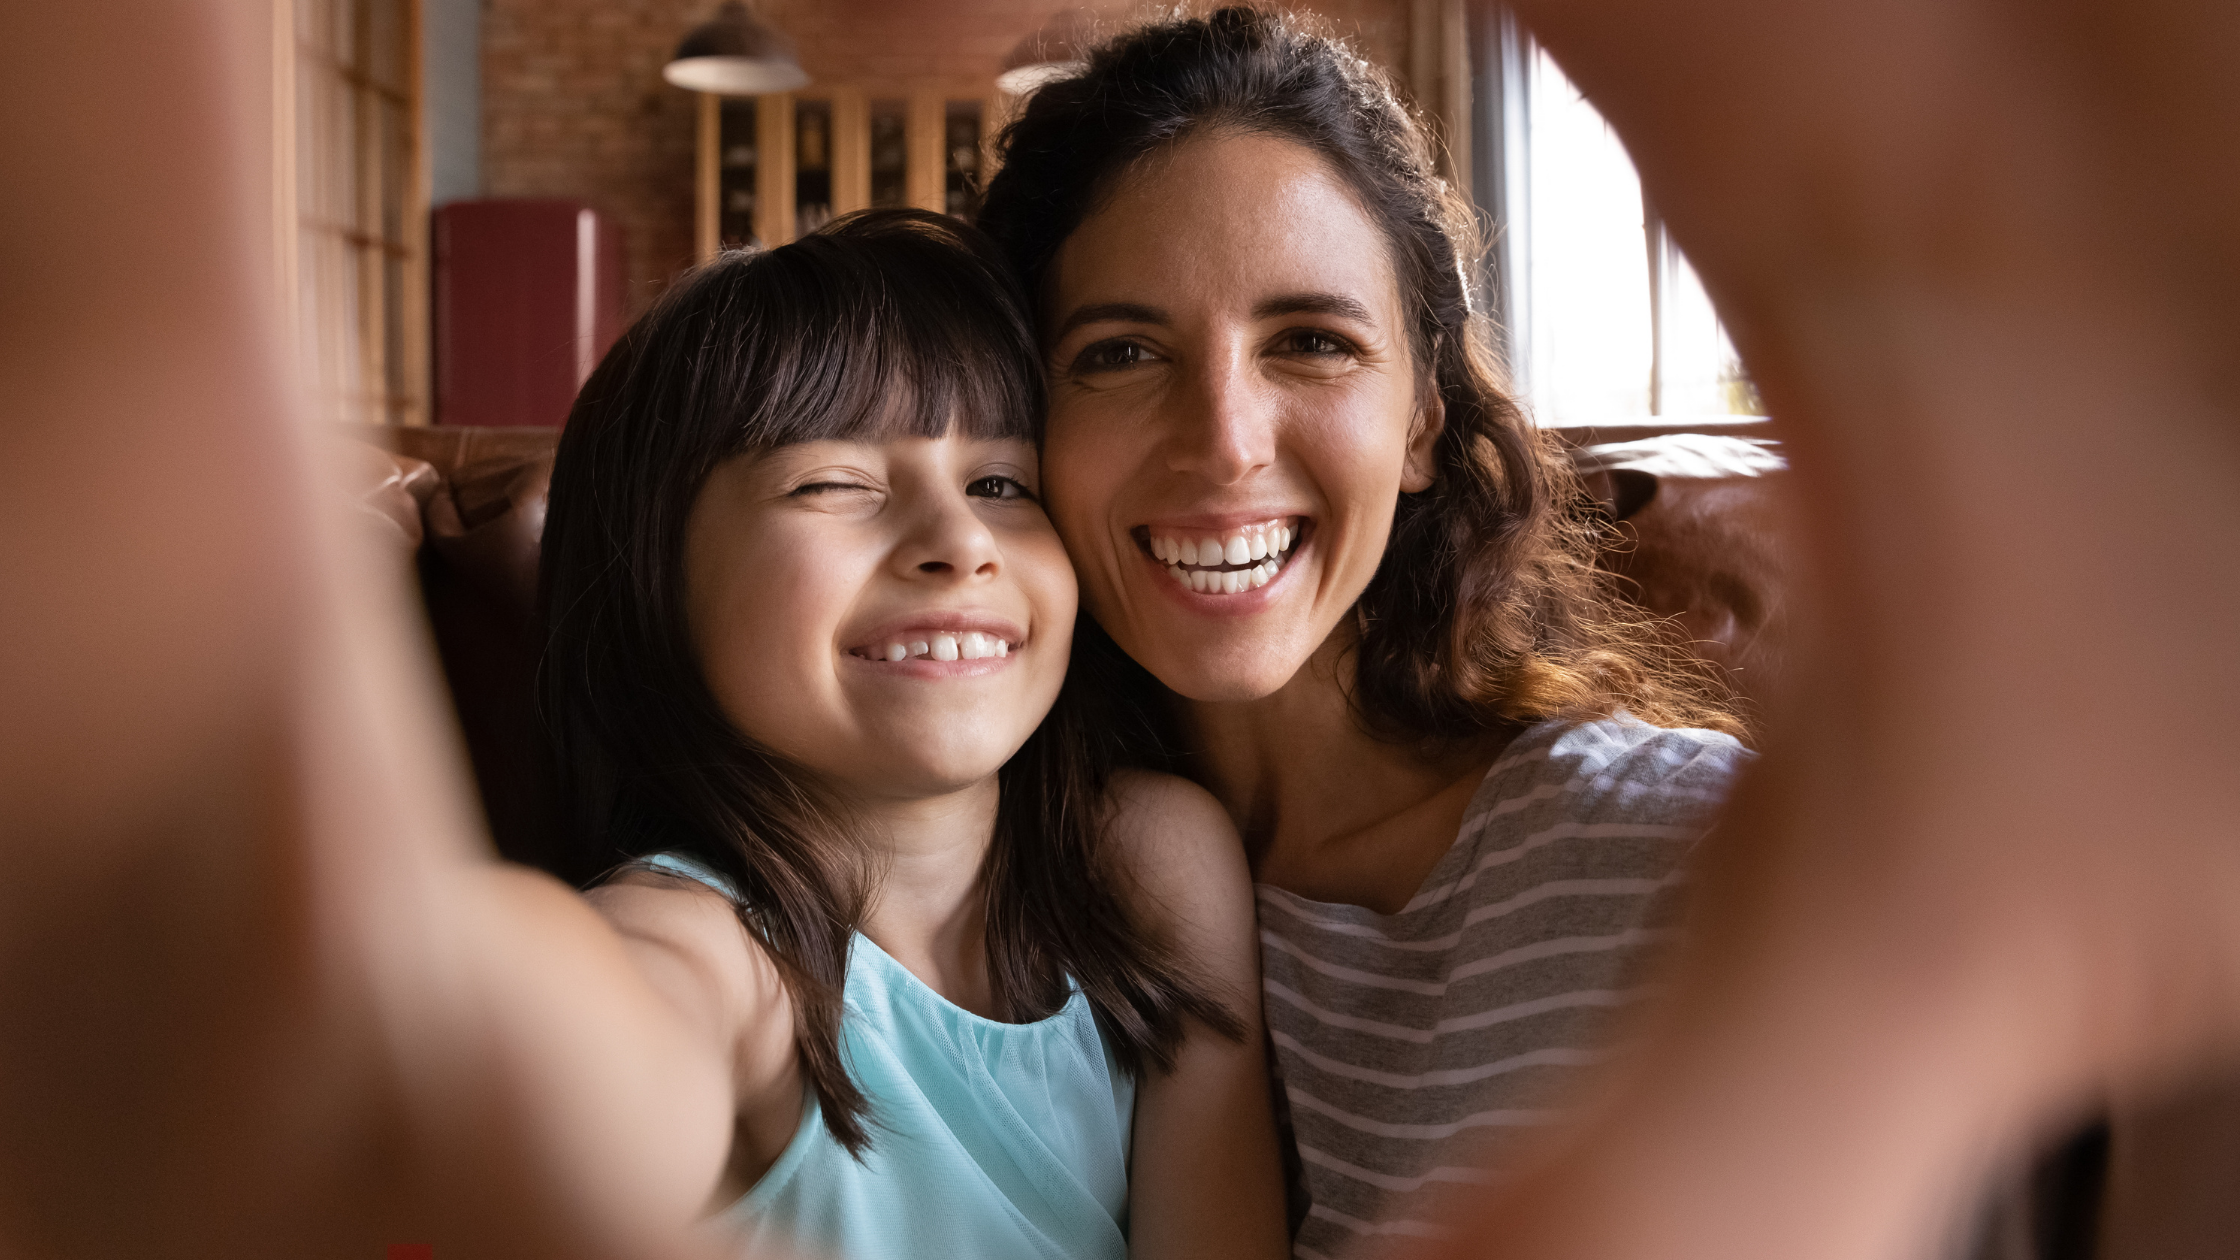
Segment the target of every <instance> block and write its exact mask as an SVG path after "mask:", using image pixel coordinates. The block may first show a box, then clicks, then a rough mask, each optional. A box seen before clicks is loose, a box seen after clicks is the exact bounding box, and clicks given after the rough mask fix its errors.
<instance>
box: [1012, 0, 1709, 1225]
mask: <svg viewBox="0 0 2240 1260" xmlns="http://www.w3.org/2000/svg"><path fill="white" fill-rule="evenodd" d="M1003 145H1004V153H1003V157H1004V161H1003V166H1002V169H1001V172H1000V173H999V174H998V175H997V176H996V178H995V179H994V181H993V182H992V183H991V185H990V186H989V190H988V196H987V200H986V204H985V209H984V210H983V212H982V215H981V220H980V222H981V224H982V226H983V227H985V228H987V229H988V230H989V231H990V232H992V233H993V234H994V235H995V236H996V237H997V239H998V240H999V241H1001V242H1002V243H1003V244H1004V247H1005V249H1006V250H1007V252H1008V253H1009V254H1010V256H1011V258H1012V260H1013V262H1014V264H1015V265H1016V266H1017V267H1018V268H1019V270H1020V273H1021V275H1022V277H1023V278H1024V279H1025V280H1026V282H1027V285H1028V289H1029V291H1030V293H1032V294H1034V295H1035V296H1036V298H1037V300H1038V301H1039V303H1040V310H1039V318H1040V321H1041V324H1042V332H1043V336H1044V339H1045V352H1046V362H1045V367H1046V371H1047V372H1048V375H1049V380H1050V391H1051V392H1050V415H1049V421H1048V433H1047V441H1046V447H1045V454H1044V473H1045V484H1046V493H1047V496H1048V502H1049V506H1050V510H1051V512H1052V515H1053V517H1054V519H1055V520H1056V522H1057V525H1058V529H1059V532H1060V534H1061V535H1062V536H1063V538H1064V539H1065V542H1066V545H1067V548H1068V550H1069V551H1070V553H1071V554H1072V556H1073V558H1074V561H1075V564H1076V565H1077V567H1078V569H1079V572H1080V578H1081V584H1082V594H1083V599H1084V608H1085V610H1087V611H1088V612H1090V613H1092V614H1093V615H1094V617H1095V620H1096V623H1097V625H1098V626H1100V627H1101V628H1102V630H1103V631H1104V632H1106V633H1107V634H1109V635H1110V637H1111V641H1112V643H1113V644H1116V645H1117V646H1118V647H1119V649H1120V650H1121V651H1123V652H1125V653H1126V655H1127V656H1128V657H1129V658H1132V660H1133V661H1134V663H1135V664H1136V665H1139V666H1141V668H1142V671H1147V672H1148V675H1149V678H1148V679H1145V680H1143V689H1144V690H1145V692H1146V693H1148V694H1150V695H1152V696H1153V697H1154V700H1155V703H1154V704H1153V705H1152V706H1150V707H1151V709H1152V716H1153V718H1154V721H1153V726H1154V727H1155V728H1162V729H1159V734H1160V735H1161V736H1162V737H1163V738H1162V740H1161V742H1160V743H1159V744H1158V745H1156V746H1152V745H1147V749H1151V750H1157V749H1166V750H1177V751H1174V752H1173V754H1172V763H1173V764H1174V766H1175V768H1178V769H1181V770H1182V771H1183V772H1185V773H1187V774H1189V775H1190V776H1191V777H1193V778H1195V779H1197V780H1198V781H1199V782H1200V783H1202V784H1203V785H1205V786H1206V787H1207V788H1209V789H1211V790H1212V791H1213V792H1214V794H1215V795H1216V796H1217V797H1219V798H1220V800H1221V801H1222V803H1223V804H1224V805H1225V806H1226V807H1227V808H1228V810H1229V812H1230V814H1231V815H1232V817H1233V818H1234V819H1235V820H1236V822H1237V825H1238V827H1239V829H1240V831H1241V832H1242V834H1243V836H1244V838H1245V844H1246V846H1247V850H1248V853H1249V856H1250V858H1251V861H1252V864H1253V868H1254V873H1255V877H1256V879H1257V880H1258V882H1259V892H1260V913H1261V928H1262V935H1261V939H1262V944H1263V949H1262V966H1263V972H1264V976H1265V980H1264V988H1265V1004H1266V1008H1267V1009H1266V1013H1267V1020H1268V1025H1269V1029H1270V1032H1271V1036H1272V1038H1273V1041H1274V1045H1275V1052H1276V1056H1277V1059H1278V1062H1279V1065H1280V1068H1281V1071H1282V1076H1283V1079H1284V1084H1285V1094H1286V1095H1287V1097H1288V1100H1289V1103H1290V1109H1291V1115H1292V1120H1293V1123H1294V1126H1295V1130H1296V1135H1297V1150H1298V1154H1299V1156H1300V1157H1301V1159H1302V1160H1303V1163H1304V1172H1305V1180H1306V1183H1307V1186H1308V1189H1309V1191H1310V1193H1311V1199H1312V1207H1311V1210H1310V1212H1309V1215H1308V1218H1307V1220H1306V1221H1305V1223H1304V1225H1303V1227H1302V1229H1301V1232H1300V1234H1299V1237H1298V1248H1299V1252H1300V1254H1302V1255H1314V1254H1318V1253H1319V1254H1330V1253H1333V1252H1335V1251H1337V1250H1339V1249H1341V1248H1345V1247H1349V1246H1353V1245H1356V1244H1358V1243H1359V1242H1360V1241H1361V1240H1362V1239H1363V1238H1364V1237H1367V1236H1371V1235H1377V1234H1395V1233H1412V1232H1423V1231H1427V1230H1428V1229H1430V1228H1431V1227H1430V1225H1429V1222H1430V1220H1431V1219H1432V1218H1433V1216H1434V1215H1435V1212H1436V1209H1435V1208H1434V1206H1433V1200H1432V1196H1434V1195H1435V1194H1436V1193H1437V1192H1438V1190H1439V1187H1440V1186H1441V1185H1442V1184H1446V1183H1453V1182H1457V1181H1469V1180H1477V1179H1478V1174H1476V1173H1474V1172H1472V1171H1470V1170H1472V1169H1474V1168H1478V1167H1482V1166H1484V1164H1485V1163H1486V1162H1487V1161H1488V1158H1489V1151H1488V1150H1487V1147H1486V1142H1487V1139H1488V1138H1489V1137H1494V1136H1496V1135H1498V1134H1499V1133H1501V1132H1502V1131H1504V1130H1509V1129H1513V1128H1515V1127H1518V1126H1523V1125H1530V1124H1533V1123H1537V1122H1539V1121H1540V1120H1541V1119H1542V1118H1543V1117H1544V1116H1545V1114H1546V1109H1547V1107H1548V1106H1549V1104H1550V1103H1551V1102H1552V1101H1554V1098H1555V1096H1556V1094H1557V1093H1558V1091H1559V1090H1560V1089H1561V1088H1562V1087H1563V1085H1564V1084H1565V1083H1566V1081H1567V1080H1568V1079H1569V1078H1570V1077H1571V1076H1572V1075H1574V1074H1575V1069H1577V1068H1578V1067H1579V1066H1581V1065H1583V1064H1585V1063H1587V1062H1590V1061H1592V1060H1593V1059H1595V1058H1597V1057H1599V1054H1600V1051H1601V1049H1602V1046H1603V1044H1604V1042H1605V1041H1606V1040H1607V1037H1608V1032H1607V1022H1608V1019H1609V1017H1610V1016H1611V1014H1612V1013H1613V1011H1614V1010H1615V1009H1616V1008H1618V1007H1621V1006H1622V1005H1624V1004H1625V1002H1626V1001H1627V999H1628V997H1629V985H1630V984H1631V983H1632V977H1633V976H1634V973H1635V972H1636V971H1637V970H1638V968H1639V965H1640V961H1641V960H1640V954H1641V951H1642V949H1643V947H1644V946H1646V945H1648V944H1650V943H1651V942H1652V941H1653V940H1654V938H1655V936H1656V927H1657V924H1658V923H1659V922H1660V921H1661V920H1662V919H1663V918H1664V917H1666V908H1665V907H1664V906H1663V905H1662V904H1660V899H1659V896H1658V894H1659V893H1661V892H1663V891H1664V890H1666V889H1668V888H1670V887H1671V886H1672V885H1673V883H1674V882H1675V881H1676V879H1677V869H1678V866H1679V864H1680V860H1681V858H1682V857H1683V855H1684V854H1685V852H1686V849H1687V846H1688V844H1689V843H1690V842H1691V841H1693V840H1694V839H1695V838H1696V837H1697V836H1698V835H1700V833H1701V832H1702V830H1703V828H1704V827H1705V825H1706V824H1707V823H1708V821H1709V818H1710V816H1711V813H1712V811H1713V810H1714V809H1715V808H1716V806H1717V804H1718V802H1719V801H1720V800H1721V799H1722V797H1723V795H1724V794H1725V791H1726V789H1727V787H1728V784H1729V782H1730V780H1731V778H1732V776H1733V774H1734V772H1735V770H1736V769H1737V767H1738V766H1739V765H1740V764H1741V763H1742V761H1743V759H1744V757H1745V755H1746V754H1744V753H1743V751H1742V749H1741V746H1740V745H1739V744H1738V743H1737V742H1736V741H1735V739H1734V738H1733V732H1735V731H1736V730H1737V729H1738V726H1737V722H1736V720H1735V718H1734V717H1733V715H1732V714H1731V713H1730V712H1729V711H1728V710H1727V709H1726V708H1725V707H1723V700H1724V694H1723V693H1722V692H1721V691H1719V690H1718V689H1717V688H1716V687H1715V686H1714V685H1713V684H1712V683H1710V682H1709V681H1708V680H1707V679H1706V676H1705V675H1704V674H1703V673H1702V672H1701V671H1700V670H1699V669H1698V668H1696V667H1694V666H1692V665H1690V664H1689V663H1688V662H1687V661H1686V660H1685V658H1683V657H1681V656H1679V655H1678V654H1676V653H1675V652H1673V651H1672V650H1671V649H1669V648H1668V647H1666V646H1665V645H1664V643H1663V642H1662V641H1661V640H1660V639H1659V638H1657V637H1656V636H1655V635H1654V634H1653V633H1651V632H1650V631H1649V630H1647V629H1646V628H1645V627H1643V626H1642V625H1641V624H1639V623H1638V621H1636V620H1632V619H1629V618H1628V617H1627V616H1626V615H1624V614H1623V613H1621V612H1620V611H1619V607H1618V605H1616V604H1615V603H1614V602H1613V600H1612V598H1611V595H1610V592H1609V588H1608V586H1607V584H1606V583H1605V581H1604V580H1603V579H1602V578H1601V577H1600V576H1599V575H1598V574H1597V573H1596V572H1595V571H1594V569H1593V568H1592V566H1591V563H1590V560H1591V555H1592V550H1593V547H1594V544H1595V538H1594V535H1593V531H1592V529H1591V528H1590V527H1589V526H1588V525H1586V524H1584V523H1582V519H1581V517H1580V516H1578V515H1577V514H1576V513H1575V512H1574V511H1573V509H1574V506H1575V504H1576V503H1577V501H1578V497H1579V496H1578V490H1577V487H1576V485H1575V483H1574V481H1573V479H1572V477H1571V475H1570V473H1569V471H1568V469H1567V467H1566V465H1565V464H1564V463H1563V462H1562V460H1561V457H1560V455H1559V453H1558V452H1557V451H1556V449H1555V448H1554V446H1553V444H1552V443H1551V442H1550V441H1549V440H1548V439H1546V438H1545V437H1543V436H1542V435H1541V434H1539V433H1538V432H1537V431H1536V430H1535V429H1534V428H1533V426H1532V424H1531V422H1530V421H1529V420H1528V419H1527V418H1526V417H1525V416H1524V414H1523V413H1522V412H1521V411H1520V409H1519V408H1518V407H1517V406H1516V405H1515V404H1514V403H1513V402H1512V401H1511V400H1510V399H1509V398H1508V397H1506V396H1505V395H1504V394H1503V393H1502V392H1501V390H1500V388H1499V386H1498V384H1497V383H1496V381H1497V375H1496V369H1495V368H1494V366H1493V360H1492V359H1491V357H1490V355H1489V353H1488V350H1487V345H1488V338H1487V328H1486V321H1485V318H1484V317H1483V315H1482V314H1479V313H1476V312H1473V311H1472V310H1471V308H1470V302H1469V295H1468V290H1467V288H1466V282H1465V266H1464V260H1465V259H1466V258H1467V257H1468V256H1469V255H1468V253H1467V252H1466V251H1467V249H1468V247H1469V245H1470V243H1471V238H1470V233H1469V231H1468V229H1467V227H1466V224H1467V223H1468V218H1467V211H1466V209H1465V207H1464V206H1463V205H1462V204H1461V202H1460V201H1459V200H1458V199H1457V198H1456V197H1455V196H1454V194H1453V193H1452V192H1451V191H1450V190H1449V189H1448V188H1447V187H1446V185H1445V184H1444V183H1443V182H1441V181H1440V179H1439V178H1438V176H1437V175H1436V174H1435V168H1434V165H1433V162H1432V157H1431V149H1430V145H1429V144H1428V142H1427V140H1426V138H1425V135H1424V133H1423V131H1422V129H1421V128H1420V127H1419V126H1418V125H1417V123H1416V122H1415V121H1414V120H1413V119H1412V118H1411V117H1410V115H1409V114H1408V112H1407V110H1406V109H1405V108H1404V107H1402V106H1401V105H1400V104H1399V103H1398V101H1397V99H1396V97H1395V94H1394V92H1393V89H1392V87H1391V85H1390V84H1389V83H1388V82H1387V81H1386V79H1385V78H1384V77H1383V76H1382V74H1381V73H1380V72H1378V71H1377V70H1376V69H1374V68H1373V67H1371V66H1369V65H1368V64H1367V63H1366V62H1364V61H1362V60H1361V59H1359V58H1358V57H1356V56H1354V55H1353V54H1351V53H1349V52H1348V51H1346V49H1345V48H1344V47H1343V46H1342V45H1340V44H1337V43H1335V42H1333V41H1331V40H1329V39H1326V38H1323V37H1320V36H1318V35H1315V34H1312V33H1310V32H1309V31H1308V30H1306V29H1305V28H1304V27H1303V26H1302V25H1301V24H1300V23H1299V22H1298V21H1297V20H1295V19H1292V18H1288V17H1281V16H1275V15H1270V14H1263V13H1259V12H1256V11H1254V10H1251V9H1242V8H1236V9H1224V10H1221V11H1220V12H1217V13H1215V14H1213V15H1212V16H1211V17H1208V18H1204V19H1194V20H1189V21H1175V22H1168V23H1162V24H1157V25H1152V26H1148V27H1145V28H1143V29H1140V30H1137V31H1134V32H1132V33H1129V34H1126V35H1123V36H1121V37H1119V38H1117V39H1116V40H1114V41H1113V42H1111V43H1109V44H1108V45H1106V46H1105V47H1103V48H1101V49H1099V50H1098V51H1097V53H1096V54H1095V55H1094V56H1093V57H1092V58H1091V60H1090V61H1089V63H1088V65H1087V67H1086V68H1085V69H1084V70H1083V71H1082V72H1081V73H1079V74H1078V75H1076V76H1075V77H1073V78H1071V79H1067V80H1063V81H1060V82H1057V83H1055V84H1052V85H1050V86H1047V87H1045V88H1043V89H1042V90H1041V91H1039V92H1038V93H1036V95H1035V96H1034V97H1033V98H1032V99H1031V100H1030V101H1029V102H1028V103H1027V106H1026V108H1025V111H1024V112H1023V113H1022V114H1021V116H1020V117H1019V118H1018V120H1017V121H1016V122H1014V123H1013V124H1012V126H1011V127H1010V128H1009V129H1008V130H1007V131H1006V133H1005V135H1004V140H1003ZM1151 680H1155V682H1154V681H1151ZM1158 698H1163V699H1164V701H1165V703H1163V704H1159V703H1156V700H1157V699H1158ZM1691 728H1693V729H1691ZM1702 728H1708V729H1702Z"/></svg>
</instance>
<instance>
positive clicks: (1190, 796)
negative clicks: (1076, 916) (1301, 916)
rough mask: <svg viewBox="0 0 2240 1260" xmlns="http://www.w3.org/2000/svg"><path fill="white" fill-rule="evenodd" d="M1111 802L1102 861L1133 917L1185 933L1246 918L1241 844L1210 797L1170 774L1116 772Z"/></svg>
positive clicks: (1247, 892)
mask: <svg viewBox="0 0 2240 1260" xmlns="http://www.w3.org/2000/svg"><path fill="white" fill-rule="evenodd" d="M1111 797H1112V815H1111V819H1110V822H1109V823H1108V824H1107V831H1106V837H1107V839H1106V852H1107V854H1108V855H1109V857H1108V861H1109V865H1110V866H1111V868H1112V871H1113V874H1115V875H1116V876H1118V877H1119V882H1120V885H1121V887H1122V888H1123V889H1124V890H1125V892H1124V895H1126V896H1127V897H1128V899H1129V900H1130V902H1131V905H1132V908H1133V909H1134V910H1135V911H1136V912H1137V913H1142V914H1147V915H1153V916H1155V917H1157V918H1159V919H1164V920H1166V921H1167V922H1168V923H1170V924H1173V925H1175V926H1177V927H1181V928H1184V929H1185V930H1187V925H1190V924H1192V923H1200V924H1203V925H1205V926H1215V925H1217V924H1227V923H1231V922H1235V921H1239V920H1241V921H1245V922H1249V921H1250V919H1251V917H1252V874H1251V870H1250V868H1249V867H1248V866H1247V865H1246V863H1245V854H1244V844H1243V842H1242V841H1241V840H1239V839H1238V837H1237V828H1236V824H1235V823H1233V822H1231V821H1230V819H1229V814H1228V812H1227V811H1226V810H1224V809H1223V808H1222V807H1221V802H1219V801H1217V800H1215V799H1214V796H1213V794H1212V793H1211V792H1208V791H1206V790H1205V789H1204V788H1202V787H1199V786H1198V785H1197V784H1195V783H1192V782H1190V781H1189V780H1188V779H1183V778H1178V777H1176V776H1174V775H1171V774H1157V773H1154V772H1152V771H1148V770H1123V771H1121V772H1119V773H1118V774H1115V775H1114V776H1113V779H1112V787H1111Z"/></svg>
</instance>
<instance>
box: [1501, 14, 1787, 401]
mask: <svg viewBox="0 0 2240 1260" xmlns="http://www.w3.org/2000/svg"><path fill="white" fill-rule="evenodd" d="M1471 35H1472V39H1471V43H1472V46H1473V51H1474V52H1475V53H1477V56H1476V57H1475V59H1474V63H1475V65H1476V66H1477V67H1478V69H1477V71H1476V73H1475V75H1474V77H1475V79H1476V80H1477V82H1476V83H1475V84H1474V85H1473V86H1474V87H1475V89H1476V91H1475V93H1474V95H1475V98H1476V100H1477V102H1478V104H1477V110H1478V115H1477V118H1476V119H1475V120H1474V122H1475V124H1476V125H1475V126H1474V127H1473V129H1472V134H1473V136H1474V137H1475V138H1476V143H1477V148H1476V151H1475V152H1474V153H1473V155H1472V156H1473V163H1472V170H1473V174H1474V183H1475V185H1476V187H1475V190H1474V191H1475V192H1476V195H1477V200H1478V204H1479V206H1480V208H1481V210H1482V211H1483V212H1484V213H1485V214H1486V215H1487V217H1488V218H1489V219H1490V220H1491V221H1492V223H1493V226H1494V233H1493V239H1494V249H1493V251H1492V257H1491V266H1490V269H1489V276H1488V284H1487V286H1486V292H1485V296H1486V298H1487V300H1488V303H1489V305H1490V306H1491V308H1492V310H1493V312H1494V314H1495V318H1496V320H1497V322H1498V323H1499V324H1500V326H1501V330H1502V341H1503V347H1504V350H1505V351H1506V353H1507V355H1508V359H1509V365H1510V372H1511V374H1512V378H1513V380H1514V382H1515V385H1516V387H1517V390H1518V392H1519V393H1520V394H1521V395H1522V396H1523V397H1524V399H1525V400H1526V401H1527V403H1528V404H1529V405H1530V407H1531V408H1532V411H1533V414H1534V415H1535V416H1536V417H1537V418H1538V419H1539V421H1540V423H1541V424H1542V425H1545V426H1549V427H1565V428H1568V427H1578V426H1589V425H1609V424H1627V423H1643V422H1651V421H1652V420H1662V421H1664V422H1666V423H1673V424H1698V423H1705V422H1718V421H1720V420H1722V419H1724V418H1727V417H1732V416H1737V415H1755V414H1758V413H1759V412H1760V411H1761V408H1760V407H1759V406H1758V403H1757V397H1756V393H1755V391H1753V390H1752V389H1751V387H1750V384H1749V381H1748V378H1747V377H1745V376H1744V375H1743V372H1742V366H1741V363H1740V360H1739V359H1738V358H1737V357H1736V355H1735V351H1734V347H1733V345H1732V344H1731V343H1729V341H1728V340H1727V335H1726V331H1725V330H1724V329H1723V328H1721V327H1720V325H1719V319H1718V316H1717V315H1716V314H1715V313H1714V312H1713V310H1712V308H1711V300H1710V298H1709V297H1707V296H1706V295H1705V293H1704V291H1703V284H1702V282H1701V281H1699V280H1698V279H1697V278H1696V274H1695V271H1694V269H1693V268H1691V267H1690V266H1689V265H1688V263H1687V260H1686V259H1685V258H1683V257H1681V255H1680V252H1679V250H1678V249H1677V248H1675V247H1674V246H1673V244H1672V241H1671V238H1670V237H1669V236H1668V235H1667V234H1666V232H1665V230H1664V225H1663V223H1662V222H1661V221H1660V220H1659V219H1658V218H1657V216H1656V214H1655V211H1654V207H1652V206H1650V205H1648V204H1647V202H1646V201H1645V200H1644V199H1643V197H1642V193H1641V182H1640V179H1639V178H1638V177H1637V176H1636V175H1635V173H1634V169H1633V162H1632V160H1631V159H1630V158H1628V157H1627V156H1626V151H1625V147H1624V146H1623V145H1621V144H1620V143H1619V142H1618V138H1617V136H1616V135H1615V134H1614V133H1612V132H1611V130H1610V127H1609V124H1607V123H1605V122H1604V121H1603V120H1602V115H1601V114H1599V113H1597V112H1596V111H1595V108H1594V106H1592V105H1590V104H1588V103H1587V101H1586V100H1585V98H1583V97H1582V96H1581V95H1580V94H1579V91H1578V89H1577V88H1575V87H1573V86H1572V84H1571V81H1570V80H1569V79H1567V78H1565V77H1564V75H1563V72H1562V71H1561V70H1560V69H1558V68H1557V66H1556V64H1555V62H1554V61H1553V60H1551V59H1550V58H1549V57H1548V55H1547V54H1546V53H1545V52H1544V51H1542V50H1541V49H1540V48H1539V47H1538V46H1537V45H1535V44H1533V43H1532V42H1531V40H1530V38H1529V37H1528V36H1526V35H1525V34H1524V33H1523V31H1522V30H1521V29H1520V28H1519V27H1518V26H1517V25H1516V23H1515V21H1514V20H1513V19H1511V18H1510V17H1509V16H1508V15H1507V14H1504V13H1486V14H1484V15H1483V17H1482V18H1479V19H1477V20H1476V21H1474V23H1473V29H1472V32H1471Z"/></svg>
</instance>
